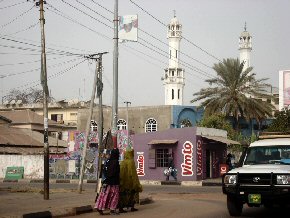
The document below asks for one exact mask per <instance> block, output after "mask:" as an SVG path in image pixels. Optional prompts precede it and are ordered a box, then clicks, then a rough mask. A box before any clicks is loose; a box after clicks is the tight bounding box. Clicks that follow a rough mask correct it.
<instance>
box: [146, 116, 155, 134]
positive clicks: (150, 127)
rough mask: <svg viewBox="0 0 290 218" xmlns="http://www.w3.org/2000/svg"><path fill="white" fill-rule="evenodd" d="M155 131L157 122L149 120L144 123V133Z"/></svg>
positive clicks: (152, 119)
mask: <svg viewBox="0 0 290 218" xmlns="http://www.w3.org/2000/svg"><path fill="white" fill-rule="evenodd" d="M155 131H157V121H156V120H155V119H154V118H150V119H148V120H147V121H146V123H145V132H155Z"/></svg>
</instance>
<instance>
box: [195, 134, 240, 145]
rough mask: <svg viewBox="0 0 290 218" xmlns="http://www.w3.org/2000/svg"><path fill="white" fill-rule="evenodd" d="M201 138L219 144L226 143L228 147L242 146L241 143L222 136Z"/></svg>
mask: <svg viewBox="0 0 290 218" xmlns="http://www.w3.org/2000/svg"><path fill="white" fill-rule="evenodd" d="M201 137H203V138H207V139H210V140H214V141H218V142H222V143H225V144H227V145H229V144H233V145H240V143H239V142H237V141H234V140H231V139H227V138H224V137H221V136H201Z"/></svg>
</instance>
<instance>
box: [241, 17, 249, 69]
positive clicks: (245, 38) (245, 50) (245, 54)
mask: <svg viewBox="0 0 290 218" xmlns="http://www.w3.org/2000/svg"><path fill="white" fill-rule="evenodd" d="M239 50H240V62H241V63H242V62H243V61H245V65H244V69H247V68H248V67H250V66H251V62H250V60H251V51H252V36H251V35H250V33H249V32H248V31H247V24H246V23H245V27H244V31H243V32H242V33H241V36H240V38H239Z"/></svg>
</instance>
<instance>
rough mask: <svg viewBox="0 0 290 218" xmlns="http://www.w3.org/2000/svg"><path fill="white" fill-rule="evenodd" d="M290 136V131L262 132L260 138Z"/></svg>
mask: <svg viewBox="0 0 290 218" xmlns="http://www.w3.org/2000/svg"><path fill="white" fill-rule="evenodd" d="M276 138H290V132H260V133H259V135H258V139H276Z"/></svg>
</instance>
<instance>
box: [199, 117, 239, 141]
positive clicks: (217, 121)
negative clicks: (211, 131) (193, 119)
mask: <svg viewBox="0 0 290 218" xmlns="http://www.w3.org/2000/svg"><path fill="white" fill-rule="evenodd" d="M197 126H200V127H207V128H216V129H223V130H226V131H227V132H228V138H230V139H233V140H236V135H237V133H236V131H235V130H234V129H233V127H232V125H231V123H230V122H229V121H227V120H226V117H225V115H223V114H221V113H219V114H212V115H209V116H203V118H202V119H201V120H200V121H199V122H198V123H197Z"/></svg>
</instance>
